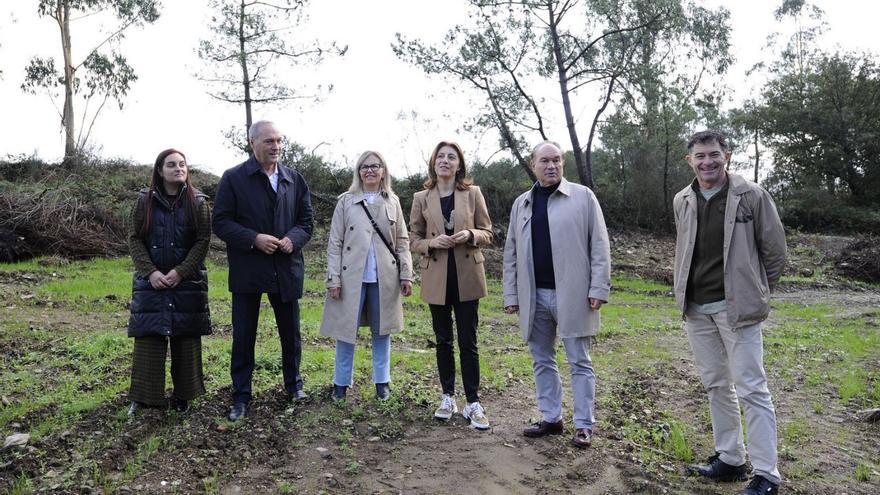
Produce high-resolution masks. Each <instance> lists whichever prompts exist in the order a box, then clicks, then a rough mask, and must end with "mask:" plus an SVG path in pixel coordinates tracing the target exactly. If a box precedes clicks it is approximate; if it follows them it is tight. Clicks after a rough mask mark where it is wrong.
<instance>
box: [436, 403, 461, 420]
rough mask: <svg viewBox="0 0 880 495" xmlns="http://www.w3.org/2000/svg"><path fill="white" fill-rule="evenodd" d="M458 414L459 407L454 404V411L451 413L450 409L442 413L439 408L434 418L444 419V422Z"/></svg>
mask: <svg viewBox="0 0 880 495" xmlns="http://www.w3.org/2000/svg"><path fill="white" fill-rule="evenodd" d="M457 412H458V405H456V404H455V403H453V404H452V411H449V410H448V409H446V410H443V411H441V410H440V408H437V410H436V411H434V418H435V419H442V420H443V421H448V420H449V419H450V418H451V417H452V416H453V415H454V414H455V413H457Z"/></svg>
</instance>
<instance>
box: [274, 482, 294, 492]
mask: <svg viewBox="0 0 880 495" xmlns="http://www.w3.org/2000/svg"><path fill="white" fill-rule="evenodd" d="M294 489H295V487H294V486H293V485H291V484H290V483H289V482H287V481H282V482H281V483H278V493H281V494H284V495H287V494H288V493H294Z"/></svg>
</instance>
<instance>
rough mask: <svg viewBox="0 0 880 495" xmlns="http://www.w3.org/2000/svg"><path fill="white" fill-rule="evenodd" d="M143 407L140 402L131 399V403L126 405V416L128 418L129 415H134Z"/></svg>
mask: <svg viewBox="0 0 880 495" xmlns="http://www.w3.org/2000/svg"><path fill="white" fill-rule="evenodd" d="M143 407H144V405H143V404H141V403H140V402H138V401H136V400H133V401H131V405H130V406H128V417H129V418H130V417H132V416H134V415H135V414H137V412H138V411H140V410H141V409H143Z"/></svg>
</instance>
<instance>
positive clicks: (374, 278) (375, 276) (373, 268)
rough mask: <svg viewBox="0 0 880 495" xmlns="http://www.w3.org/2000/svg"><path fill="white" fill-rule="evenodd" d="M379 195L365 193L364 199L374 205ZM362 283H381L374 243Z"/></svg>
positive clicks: (369, 252)
mask: <svg viewBox="0 0 880 495" xmlns="http://www.w3.org/2000/svg"><path fill="white" fill-rule="evenodd" d="M378 195H379V193H378V192H364V198H365V199H366V200H367V204H373V203H374V202H375V201H376V196H378ZM362 281H363V282H364V283H367V284H374V283H376V282H378V281H379V270H378V266H377V265H376V249H375V248H374V247H373V242H370V250H369V251H368V252H367V262H366V264H364V278H363V280H362Z"/></svg>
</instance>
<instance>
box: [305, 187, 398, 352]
mask: <svg viewBox="0 0 880 495" xmlns="http://www.w3.org/2000/svg"><path fill="white" fill-rule="evenodd" d="M361 203H366V199H365V198H364V195H363V193H350V192H346V193H343V194H342V195H340V196H339V199H338V200H337V201H336V209H335V210H334V212H333V221H332V222H331V224H330V239H329V240H328V241H327V279H326V281H327V288H328V289H329V288H333V287H341V296H340V298H339V299H331V298H330V296H329V295H328V296H327V297H326V298H325V301H324V315H323V317H322V318H321V335H324V336H327V337H331V338H334V339H337V340H341V341H343V342H348V343H352V344H353V343H354V342H355V339H356V337H357V329H358V326H366V325H368V322H369V318H368V310H367V311H364V314H363V315H361V319H360V321H358V310H359V306H360V296H361V286H362V283H363V278H364V265H366V263H367V253H368V252H369V250H370V243H372V244H373V249H374V251H375V253H376V268H377V271H378V274H379V277H378V279H379V299H380V301H381V304H380V308H379V332H380V334H382V335H388V334H391V333H394V332H397V331H400V330H401V329H402V328H403V303H402V301H401V295H400V282H401V281H402V280H409V281H412V257H411V256H410V253H409V236H408V235H407V231H406V222H405V221H404V218H403V212H402V211H401V208H400V201H399V200H398V199H397V196H395V195H393V194H390V195H386V194H385V193H382V194H380V195H379V196H378V197H377V198H376V200H375V201H374V202H373V204H372V205H367V208H369V209H370V214H371V215H373V220H375V221H376V224H377V225H378V226H379V229H381V230H382V233H383V234H384V235H385V239H387V240H388V242H390V243H391V244H392V247H394V250H395V252H396V253H397V256H398V258H399V259H400V274H399V275H398V272H397V265H396V264H395V261H394V257H393V256H392V255H391V252H390V251H389V250H388V248H387V247H385V244H384V243H383V242H382V239H381V238H380V237H379V235H378V234H376V232H375V231H374V230H373V225H372V224H371V223H370V219H369V218H368V217H367V214H366V213H365V212H364V209H363V208H362V207H361Z"/></svg>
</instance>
